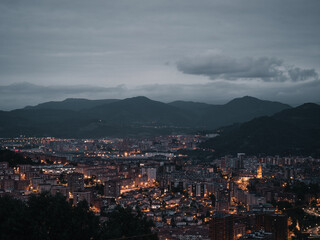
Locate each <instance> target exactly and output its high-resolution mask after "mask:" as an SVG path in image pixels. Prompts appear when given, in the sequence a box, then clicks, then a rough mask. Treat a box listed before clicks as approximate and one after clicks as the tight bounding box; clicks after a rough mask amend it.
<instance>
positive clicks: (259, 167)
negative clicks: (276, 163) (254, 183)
mask: <svg viewBox="0 0 320 240" xmlns="http://www.w3.org/2000/svg"><path fill="white" fill-rule="evenodd" d="M257 178H262V167H261V164H260V162H259V166H258V169H257Z"/></svg>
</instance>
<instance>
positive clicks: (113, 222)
mask: <svg viewBox="0 0 320 240" xmlns="http://www.w3.org/2000/svg"><path fill="white" fill-rule="evenodd" d="M107 217H108V220H107V221H106V222H105V224H104V226H103V229H102V235H101V237H102V239H113V238H121V237H131V239H145V240H147V239H150V240H153V239H158V237H157V235H156V234H153V233H152V232H151V227H152V226H153V223H152V221H149V220H148V219H147V218H146V217H144V216H142V214H141V213H139V211H138V213H137V214H134V213H133V212H132V209H131V208H129V207H128V208H123V207H121V206H119V205H118V206H117V207H116V208H115V210H114V211H113V212H111V213H109V214H107Z"/></svg>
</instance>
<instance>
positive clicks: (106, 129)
mask: <svg viewBox="0 0 320 240" xmlns="http://www.w3.org/2000/svg"><path fill="white" fill-rule="evenodd" d="M290 108H291V106H289V105H287V104H282V103H279V102H271V101H264V100H260V99H257V98H253V97H249V96H246V97H242V98H236V99H234V100H232V101H230V102H228V103H227V104H223V105H212V104H205V103H196V102H185V101H176V102H171V103H163V102H158V101H153V100H151V99H148V98H146V97H141V96H140V97H134V98H127V99H123V100H119V99H105V100H87V99H66V100H64V101H57V102H46V103H42V104H39V105H36V106H28V107H25V108H23V109H17V110H12V111H0V137H16V136H19V135H25V136H55V137H73V138H77V137H106V136H145V135H154V134H171V133H186V132H191V131H194V130H202V129H206V130H212V129H216V128H219V127H222V126H226V125H229V124H234V123H239V122H245V121H249V120H251V119H253V118H255V117H259V116H270V115H272V114H274V113H277V112H279V111H282V110H285V109H290Z"/></svg>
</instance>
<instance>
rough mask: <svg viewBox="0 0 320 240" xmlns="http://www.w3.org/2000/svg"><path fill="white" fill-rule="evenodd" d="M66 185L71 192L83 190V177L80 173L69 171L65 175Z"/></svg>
mask: <svg viewBox="0 0 320 240" xmlns="http://www.w3.org/2000/svg"><path fill="white" fill-rule="evenodd" d="M67 181H68V187H69V191H70V192H71V193H73V192H75V191H83V190H84V177H83V174H82V173H70V174H68V175H67Z"/></svg>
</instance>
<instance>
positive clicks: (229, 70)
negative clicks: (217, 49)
mask: <svg viewBox="0 0 320 240" xmlns="http://www.w3.org/2000/svg"><path fill="white" fill-rule="evenodd" d="M177 68H178V70H180V71H181V72H183V73H186V74H193V75H203V76H208V77H210V79H212V80H216V79H225V80H237V79H262V80H263V81H266V82H285V81H293V82H299V81H308V80H311V81H312V80H318V79H319V76H318V74H317V73H316V71H315V70H314V69H301V68H298V67H292V66H286V65H285V64H284V62H283V61H282V60H280V59H277V58H268V57H261V58H257V59H254V58H249V57H247V58H231V57H227V56H223V55H218V54H203V55H197V56H194V57H188V58H184V59H183V60H181V61H178V63H177Z"/></svg>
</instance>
